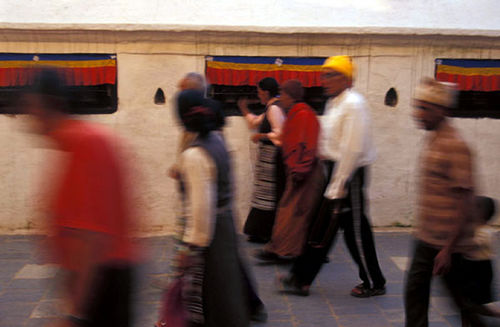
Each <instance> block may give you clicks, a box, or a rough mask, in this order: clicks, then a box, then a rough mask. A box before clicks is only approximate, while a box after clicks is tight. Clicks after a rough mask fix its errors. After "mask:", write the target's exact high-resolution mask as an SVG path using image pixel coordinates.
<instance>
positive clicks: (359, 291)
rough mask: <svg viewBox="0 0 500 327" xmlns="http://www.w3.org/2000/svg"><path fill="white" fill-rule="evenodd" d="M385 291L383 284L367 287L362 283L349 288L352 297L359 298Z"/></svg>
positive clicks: (380, 293) (382, 293)
mask: <svg viewBox="0 0 500 327" xmlns="http://www.w3.org/2000/svg"><path fill="white" fill-rule="evenodd" d="M385 293H386V289H385V286H382V287H376V288H375V287H374V288H367V287H365V285H363V284H359V285H356V286H354V288H353V289H352V290H351V295H352V296H354V297H359V298H365V297H370V296H378V295H384V294H385Z"/></svg>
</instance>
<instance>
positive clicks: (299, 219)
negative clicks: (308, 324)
mask: <svg viewBox="0 0 500 327" xmlns="http://www.w3.org/2000/svg"><path fill="white" fill-rule="evenodd" d="M303 96H304V89H303V87H302V84H301V83H300V82H299V81H298V80H289V81H286V82H284V83H283V85H282V86H281V92H280V102H281V105H282V106H283V108H284V109H286V110H288V114H287V119H286V121H285V124H284V127H283V133H282V135H281V143H282V153H283V161H284V163H285V167H286V185H285V191H284V193H283V195H282V197H281V200H280V202H279V206H278V210H277V213H276V222H275V225H274V228H273V232H272V236H271V241H270V242H269V243H268V244H267V245H266V246H265V248H264V249H263V250H260V251H258V252H257V253H256V254H255V256H256V258H257V259H260V260H264V261H276V260H278V261H279V260H283V259H292V258H295V257H297V256H299V255H300V254H301V253H302V250H303V248H304V244H305V241H306V236H307V231H308V228H309V223H310V220H311V218H312V215H313V214H314V210H315V208H316V207H317V204H318V202H319V199H320V195H321V192H322V185H323V178H324V177H323V174H322V170H321V167H320V164H319V160H318V159H317V156H316V154H317V147H318V134H319V122H318V119H317V117H316V114H315V112H314V111H313V110H312V109H311V107H309V106H308V105H307V104H306V103H304V102H302V98H303Z"/></svg>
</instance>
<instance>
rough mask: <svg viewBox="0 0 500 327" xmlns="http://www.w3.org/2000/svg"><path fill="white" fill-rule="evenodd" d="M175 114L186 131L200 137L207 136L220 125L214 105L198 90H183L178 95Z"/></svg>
mask: <svg viewBox="0 0 500 327" xmlns="http://www.w3.org/2000/svg"><path fill="white" fill-rule="evenodd" d="M177 113H178V115H179V118H180V120H181V122H182V124H183V125H184V127H185V128H186V130H188V131H190V132H196V133H200V135H201V136H204V135H207V134H208V133H209V132H210V131H213V130H215V129H217V127H218V125H220V121H219V122H218V120H220V118H219V119H218V117H217V116H218V115H217V106H216V103H215V102H214V101H213V100H210V99H206V98H204V97H203V93H202V92H200V91H198V90H184V91H182V92H180V93H179V96H178V97H177Z"/></svg>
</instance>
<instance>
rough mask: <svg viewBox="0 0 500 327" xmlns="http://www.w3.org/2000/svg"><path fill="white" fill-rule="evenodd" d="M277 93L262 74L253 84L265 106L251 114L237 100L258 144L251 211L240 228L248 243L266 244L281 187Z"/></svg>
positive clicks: (272, 82)
mask: <svg viewBox="0 0 500 327" xmlns="http://www.w3.org/2000/svg"><path fill="white" fill-rule="evenodd" d="M278 93H279V85H278V82H276V80H275V79H274V78H271V77H266V78H264V79H262V80H260V81H259V83H258V85H257V96H258V97H259V100H260V103H261V104H263V105H265V106H266V109H265V111H264V113H262V114H260V115H254V114H252V113H251V112H250V110H249V109H248V100H247V99H240V100H239V101H238V107H239V108H240V111H241V112H242V114H243V116H244V117H245V119H246V121H247V123H248V127H249V128H250V129H252V130H257V133H255V134H253V135H252V138H251V139H252V141H253V142H254V143H259V149H258V154H257V161H256V163H255V173H254V176H255V177H254V189H253V196H252V200H251V210H250V212H249V214H248V217H247V220H246V223H245V227H244V230H243V231H244V233H245V234H247V235H248V240H249V241H251V242H259V243H266V242H267V241H269V239H270V238H271V233H272V229H273V225H274V218H275V215H276V207H277V203H278V201H279V198H280V197H281V194H282V193H283V188H284V172H283V168H282V160H281V155H280V153H281V152H280V145H281V143H280V135H281V129H282V127H283V123H284V122H285V113H284V112H283V109H282V108H281V106H280V103H279V99H278V97H277V96H278Z"/></svg>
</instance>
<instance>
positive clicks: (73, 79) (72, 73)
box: [0, 53, 116, 87]
mask: <svg viewBox="0 0 500 327" xmlns="http://www.w3.org/2000/svg"><path fill="white" fill-rule="evenodd" d="M43 67H53V68H55V69H57V70H59V71H61V72H62V74H63V76H65V79H66V83H68V85H74V86H81V85H84V86H91V85H101V84H116V55H109V54H18V53H3V54H0V87H9V86H25V85H29V84H30V83H31V82H32V81H33V77H34V76H35V73H36V72H37V71H38V70H40V69H41V68H43Z"/></svg>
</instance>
